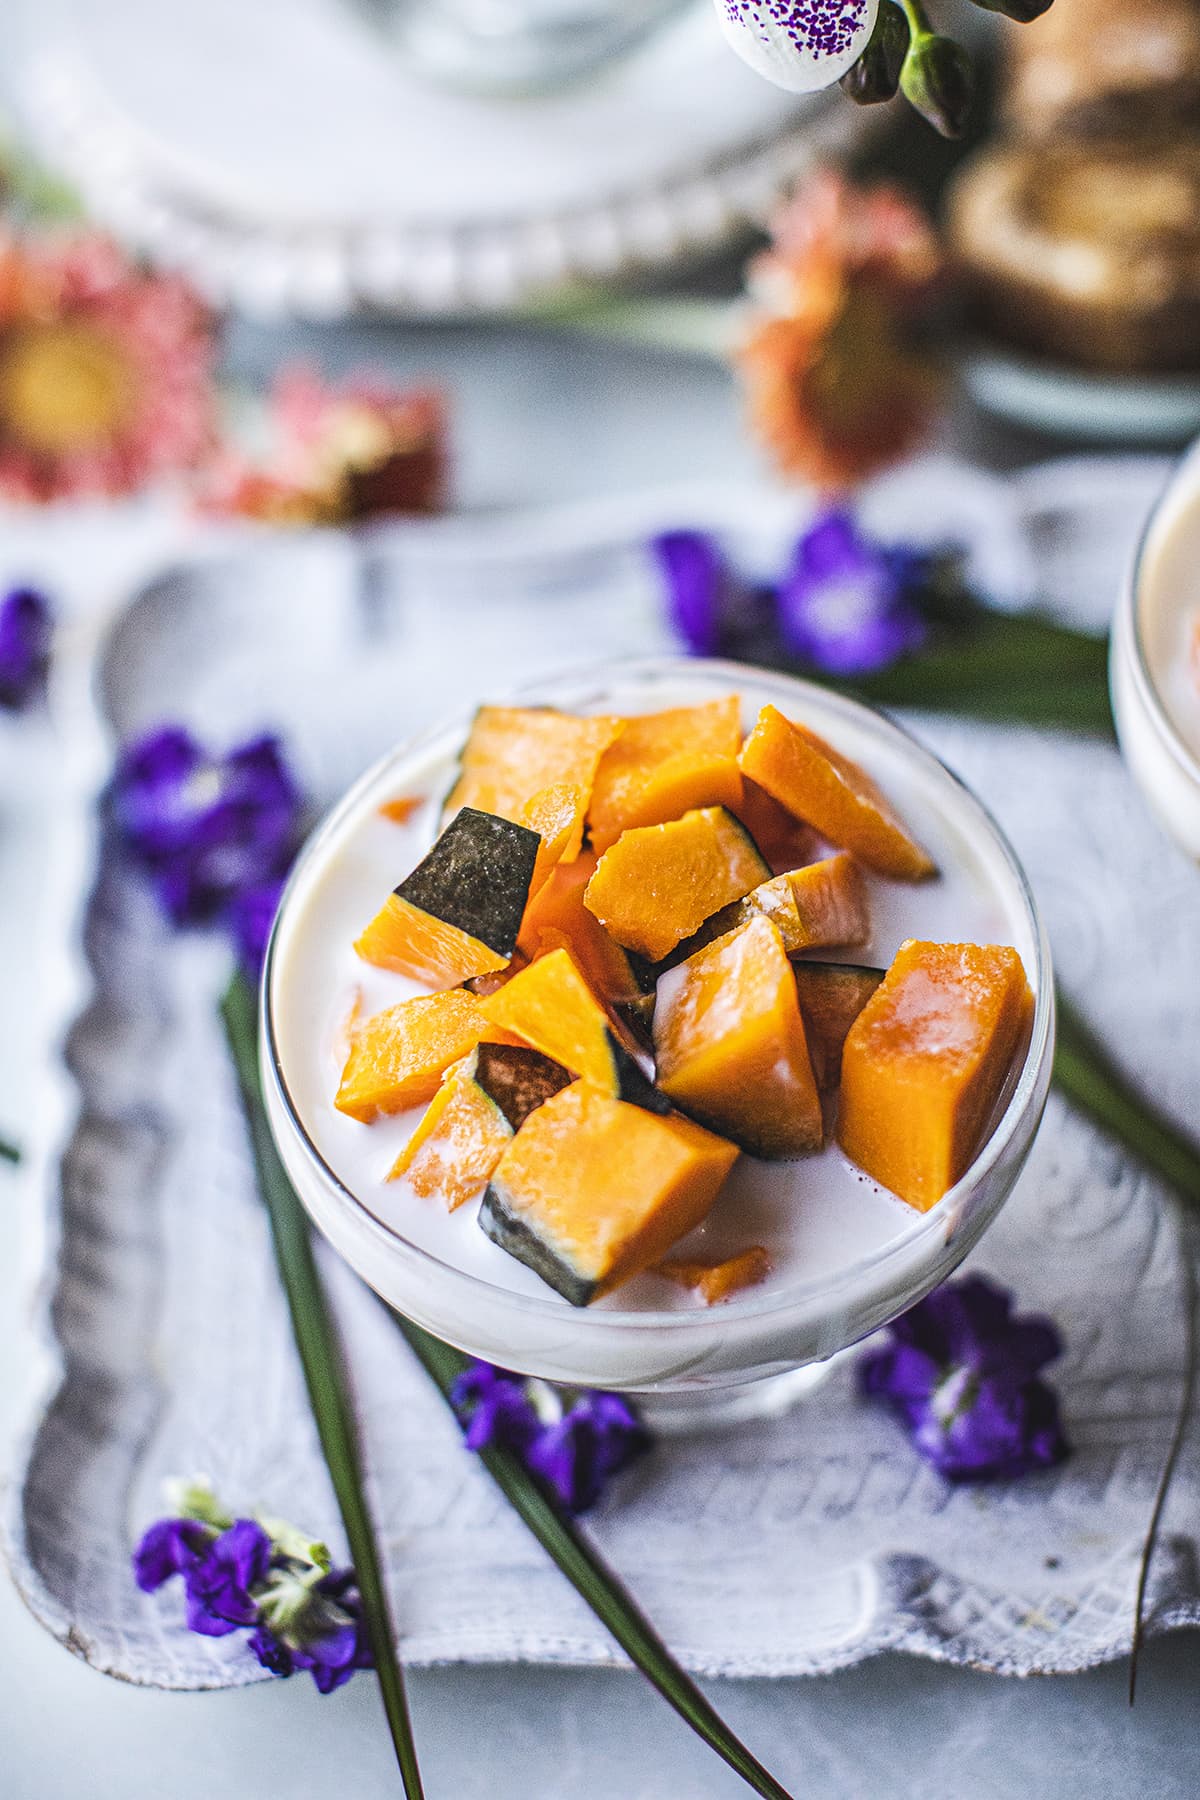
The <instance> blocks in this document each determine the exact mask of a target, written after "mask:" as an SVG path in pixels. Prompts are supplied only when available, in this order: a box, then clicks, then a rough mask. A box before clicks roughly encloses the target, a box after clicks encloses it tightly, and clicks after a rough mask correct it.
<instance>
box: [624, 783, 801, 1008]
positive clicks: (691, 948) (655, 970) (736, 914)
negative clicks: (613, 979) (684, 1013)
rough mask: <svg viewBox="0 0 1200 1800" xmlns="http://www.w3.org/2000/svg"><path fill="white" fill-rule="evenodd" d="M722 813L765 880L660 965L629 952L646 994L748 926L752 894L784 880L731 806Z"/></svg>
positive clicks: (710, 919) (698, 929)
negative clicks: (662, 978)
mask: <svg viewBox="0 0 1200 1800" xmlns="http://www.w3.org/2000/svg"><path fill="white" fill-rule="evenodd" d="M721 811H722V812H723V813H724V814H725V817H726V818H727V819H728V820H729V821H730V822H731V823H732V824H734V825H736V826H737V828H738V830H739V831H740V832H741V834H742V836H743V837H744V838H745V840H746V842H747V844H749V846H750V848H751V850H753V852H754V854H755V856H757V858H758V860H759V862H760V863H761V864H762V880H761V881H758V882H755V884H754V887H752V888H749V889H748V890H747V892H746V893H745V894H744V895H743V896H742V898H741V899H740V900H731V901H730V902H729V904H728V905H727V906H722V907H720V908H719V910H718V911H717V912H715V913H710V914H709V916H708V918H707V919H705V921H704V923H703V924H702V925H698V926H697V927H696V929H695V931H693V932H692V934H691V936H690V937H685V938H682V939H681V940H680V941H679V943H678V944H676V946H675V948H674V949H673V950H668V951H667V954H666V955H665V956H664V957H662V958H661V959H660V960H659V961H658V962H650V961H649V960H648V959H647V958H646V957H644V956H638V954H637V953H636V951H633V950H627V951H626V952H625V954H626V956H627V957H628V958H629V966H630V968H631V970H632V971H633V978H634V980H635V981H636V982H637V984H638V986H639V987H640V988H641V990H642V992H643V994H650V995H652V994H653V993H654V989H655V987H656V985H657V983H658V978H659V976H660V975H665V974H666V972H667V970H668V969H675V968H678V966H679V964H680V963H681V962H686V961H687V959H688V957H689V956H694V955H695V954H696V951H697V950H703V949H704V948H705V947H706V946H707V945H709V944H712V943H715V942H716V940H717V938H719V937H724V936H725V933H726V932H727V931H736V930H737V928H738V926H739V925H742V924H744V923H745V921H746V920H747V919H748V918H749V917H750V913H749V911H747V906H746V903H747V901H748V900H749V898H750V895H751V894H753V893H755V892H757V890H758V888H760V887H764V886H765V885H766V884H767V883H768V882H770V881H778V880H779V879H780V877H779V876H778V875H772V873H771V865H770V864H769V863H768V861H767V859H766V857H765V856H764V855H763V853H762V851H761V850H760V849H759V847H758V845H757V844H756V843H755V841H754V839H753V838H752V837H751V836H750V833H749V832H748V831H747V830H746V827H745V826H744V825H743V824H742V821H741V820H740V819H739V818H736V817H735V816H734V814H733V813H731V812H730V811H729V808H728V807H724V806H723V807H722V808H721Z"/></svg>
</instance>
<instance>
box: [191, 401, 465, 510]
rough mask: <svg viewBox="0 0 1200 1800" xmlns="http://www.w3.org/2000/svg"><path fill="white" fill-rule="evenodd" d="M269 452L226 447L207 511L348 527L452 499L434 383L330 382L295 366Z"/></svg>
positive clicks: (275, 416)
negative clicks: (425, 385) (251, 452)
mask: <svg viewBox="0 0 1200 1800" xmlns="http://www.w3.org/2000/svg"><path fill="white" fill-rule="evenodd" d="M267 436H268V439H269V442H268V443H267V445H266V447H265V450H264V452H263V455H262V456H261V457H260V458H257V459H256V458H254V457H252V456H249V455H247V454H245V453H244V452H242V451H241V450H238V449H235V448H230V447H226V448H224V449H223V450H222V451H221V453H220V454H219V456H218V457H217V458H216V459H215V460H214V462H213V465H212V468H211V470H210V476H209V481H208V484H207V487H206V489H205V493H204V498H203V504H204V507H205V509H206V510H207V511H210V512H217V513H223V514H236V515H238V516H240V517H243V518H250V519H261V520H263V521H264V522H266V523H268V524H273V525H344V524H349V523H352V522H354V521H358V520H362V519H371V518H379V517H382V516H386V515H388V514H395V513H433V512H437V511H439V510H440V508H441V507H442V506H443V505H444V504H445V488H446V471H447V455H446V405H445V401H444V399H443V397H442V395H441V394H440V393H438V392H436V391H435V390H432V389H427V388H397V387H393V386H391V385H389V384H388V383H386V382H384V381H381V380H379V379H377V378H374V377H367V376H356V377H353V378H351V379H350V380H349V381H346V382H344V383H341V384H327V383H325V382H324V381H322V380H321V378H320V376H318V375H317V374H315V373H314V372H313V371H312V370H311V369H307V368H302V367H294V368H291V369H287V370H285V371H284V372H283V373H282V374H281V375H280V376H279V377H278V378H277V379H276V382H275V385H274V388H273V391H272V394H271V399H270V403H269V412H268V419H267Z"/></svg>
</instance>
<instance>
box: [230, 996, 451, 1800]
mask: <svg viewBox="0 0 1200 1800" xmlns="http://www.w3.org/2000/svg"><path fill="white" fill-rule="evenodd" d="M221 1018H222V1020H223V1023H224V1026H225V1034H226V1037H227V1039H228V1043H229V1049H230V1053H231V1055H232V1058H233V1063H234V1067H235V1069H236V1071H237V1079H238V1087H239V1091H240V1093H241V1099H242V1105H243V1108H244V1110H245V1114H246V1124H247V1127H248V1130H249V1133H250V1141H251V1147H252V1149H253V1153H254V1164H255V1169H256V1171H257V1174H258V1185H259V1191H260V1193H261V1195H262V1198H263V1200H264V1202H265V1204H266V1208H267V1214H268V1217H269V1219H270V1222H271V1236H272V1241H273V1243H274V1248H275V1257H276V1261H277V1263H278V1265H279V1274H280V1278H281V1280H282V1282H283V1289H284V1293H285V1295H286V1296H287V1303H288V1310H289V1312H290V1313H291V1319H292V1330H293V1333H294V1335H295V1340H296V1348H297V1350H298V1351H299V1354H300V1362H301V1366H302V1368H303V1370H304V1379H305V1383H306V1385H307V1388H308V1397H309V1402H310V1404H311V1406H312V1412H313V1419H314V1420H315V1422H316V1427H317V1435H318V1437H319V1438H320V1441H321V1449H322V1451H323V1452H324V1456H325V1461H326V1464H327V1466H328V1469H329V1475H330V1479H331V1481H332V1483H333V1490H334V1493H335V1494H336V1496H337V1502H338V1507H339V1509H340V1511H341V1515H342V1524H343V1526H344V1528H345V1532H346V1541H347V1543H348V1545H349V1549H350V1557H351V1560H352V1562H353V1564H354V1570H355V1574H356V1576H357V1578H358V1591H359V1593H360V1595H361V1597H362V1604H363V1616H364V1619H365V1622H366V1626H367V1635H368V1638H369V1641H370V1645H371V1654H372V1656H373V1658H374V1662H375V1672H376V1676H377V1678H378V1681H379V1688H380V1692H381V1694H382V1696H383V1704H384V1710H385V1712H386V1714H387V1720H388V1726H389V1729H390V1730H391V1734H392V1742H393V1744H394V1746H395V1751H396V1760H397V1762H398V1763H399V1766H400V1774H401V1778H402V1780H403V1784H404V1792H405V1795H406V1796H407V1800H422V1796H423V1793H424V1789H423V1788H422V1786H421V1776H420V1771H419V1769H418V1767H417V1754H416V1748H415V1745H414V1742H413V1735H412V1725H411V1722H410V1719H409V1714H408V1702H407V1699H406V1697H405V1692H404V1678H403V1676H402V1674H401V1672H400V1664H399V1662H398V1660H397V1657H396V1646H395V1634H394V1631H393V1628H392V1623H391V1617H390V1613H389V1608H388V1601H387V1590H386V1588H385V1586H384V1581H383V1571H382V1567H381V1564H380V1560H379V1554H378V1551H377V1549H376V1544H375V1535H374V1531H373V1529H372V1525H371V1517H370V1513H369V1511H368V1508H367V1503H366V1498H365V1496H364V1493H363V1478H362V1459H361V1456H360V1453H359V1447H358V1434H357V1427H356V1424H355V1418H354V1406H353V1401H352V1399H351V1394H350V1387H349V1382H348V1379H347V1375H346V1370H345V1366H344V1362H343V1358H342V1350H341V1345H340V1342H339V1340H338V1334H337V1328H336V1326H335V1324H334V1321H333V1318H332V1315H331V1313H330V1311H329V1304H328V1301H327V1300H326V1297H325V1290H324V1288H323V1287H322V1285H321V1278H320V1276H319V1274H318V1272H317V1265H316V1261H315V1258H314V1256H313V1247H312V1236H311V1227H310V1226H309V1222H308V1215H307V1213H306V1212H305V1211H304V1208H303V1207H302V1206H301V1204H300V1202H299V1200H298V1199H297V1197H296V1194H295V1191H294V1190H293V1188H292V1185H291V1183H290V1181H289V1180H288V1178H287V1175H286V1174H285V1172H284V1168H283V1165H282V1163H281V1162H280V1161H279V1158H278V1155H277V1154H276V1151H275V1145H274V1143H273V1141H272V1138H271V1133H270V1130H269V1128H268V1125H267V1120H266V1114H265V1112H264V1110H263V1104H262V1094H261V1089H260V1085H259V1062H258V996H257V994H256V992H255V990H254V988H253V987H252V986H251V985H250V983H249V981H248V980H247V979H246V977H245V976H244V975H243V974H241V973H240V972H239V973H238V974H236V975H235V976H234V977H233V979H232V981H231V982H230V984H229V986H228V988H227V989H226V991H225V994H224V995H223V997H222V1000H221Z"/></svg>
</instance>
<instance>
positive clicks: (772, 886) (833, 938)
mask: <svg viewBox="0 0 1200 1800" xmlns="http://www.w3.org/2000/svg"><path fill="white" fill-rule="evenodd" d="M759 913H761V914H762V915H763V916H764V917H765V918H768V919H772V920H773V921H774V923H775V924H776V925H778V927H779V935H780V937H781V938H782V939H783V947H784V949H785V950H786V951H787V953H788V955H789V956H794V955H798V954H800V953H801V952H802V951H805V950H817V949H831V948H841V947H843V946H845V947H847V948H849V947H850V946H851V945H854V944H861V943H865V941H866V939H867V937H868V935H869V933H870V918H869V916H868V913H867V891H866V888H865V886H864V884H863V878H862V873H861V871H860V869H859V867H858V864H857V863H856V862H855V861H854V858H853V857H852V856H847V855H846V853H845V851H842V850H839V851H838V853H837V855H836V856H825V857H822V858H821V860H820V861H819V862H814V863H807V864H806V865H805V867H804V868H802V869H792V870H790V871H789V872H788V873H787V874H785V875H773V876H772V877H771V879H770V881H764V882H761V883H760V884H759V886H758V887H756V888H751V890H750V892H749V893H748V894H746V895H745V896H744V897H743V898H742V899H741V900H734V901H732V902H731V903H730V905H728V906H723V907H722V908H721V910H720V912H715V913H713V915H712V917H711V918H708V919H706V920H705V921H704V923H703V925H702V926H701V927H700V929H699V931H694V932H693V933H692V935H691V937H690V938H685V939H684V941H683V943H682V944H677V945H676V947H675V949H674V950H672V951H671V953H670V955H669V956H667V957H664V959H663V961H662V962H661V963H660V964H658V965H657V969H656V973H657V974H663V973H664V972H665V971H666V970H667V969H669V968H674V967H675V966H676V964H678V963H681V962H685V961H686V960H687V958H688V957H689V956H694V955H695V954H696V951H697V950H702V949H703V948H704V946H705V944H711V943H715V941H716V939H717V938H719V937H727V936H728V935H729V933H730V932H731V931H737V930H738V929H739V927H740V926H742V925H745V924H747V923H748V921H749V920H751V919H753V918H754V917H755V916H756V914H759Z"/></svg>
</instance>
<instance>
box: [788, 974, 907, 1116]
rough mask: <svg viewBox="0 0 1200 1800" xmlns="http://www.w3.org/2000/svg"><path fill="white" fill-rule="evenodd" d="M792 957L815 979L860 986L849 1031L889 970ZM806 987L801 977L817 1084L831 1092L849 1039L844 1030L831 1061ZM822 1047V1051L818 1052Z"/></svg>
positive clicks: (802, 1006)
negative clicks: (814, 1020) (813, 1018)
mask: <svg viewBox="0 0 1200 1800" xmlns="http://www.w3.org/2000/svg"><path fill="white" fill-rule="evenodd" d="M790 960H791V964H792V968H793V970H794V971H796V972H797V973H798V972H799V971H800V970H803V972H804V975H805V976H806V977H810V978H812V979H815V980H816V981H817V982H819V983H821V984H825V983H829V984H830V985H831V986H832V985H834V984H838V985H842V984H846V985H849V986H852V987H853V988H854V989H855V990H856V994H857V996H858V999H859V1005H858V1008H857V1011H856V1012H855V1013H854V1014H853V1015H852V1016H850V1017H849V1018H848V1021H847V1024H846V1033H848V1032H849V1030H850V1026H851V1025H852V1024H853V1022H854V1019H855V1018H856V1017H857V1016H858V1012H861V1010H862V1008H863V1007H864V1006H865V1005H866V1003H867V1001H868V1000H869V999H870V997H871V995H872V994H873V993H874V992H875V989H876V988H877V987H878V986H879V984H880V982H881V981H882V980H883V978H884V975H885V973H886V970H884V969H876V968H872V967H871V966H869V965H868V964H866V963H842V962H821V961H820V960H819V959H817V958H809V957H807V956H802V955H801V956H793V957H792V958H791V959H790ZM802 988H803V984H802V982H800V981H797V998H798V999H799V1001H800V1016H801V1017H802V1018H803V1020H804V1026H805V1031H806V1032H807V1034H808V1036H809V1056H810V1058H811V1061H812V1066H813V1074H814V1075H815V1076H816V1079H817V1086H818V1087H819V1088H820V1089H821V1090H822V1092H824V1093H827V1092H828V1091H829V1090H830V1089H834V1088H836V1087H837V1085H838V1082H839V1081H840V1079H841V1052H842V1045H843V1044H844V1043H845V1039H846V1034H845V1033H844V1034H843V1036H842V1041H841V1043H840V1044H838V1046H837V1052H836V1059H835V1062H836V1066H833V1065H831V1064H829V1063H827V1061H826V1052H827V1050H828V1046H827V1044H826V1043H825V1041H824V1038H823V1036H822V1035H821V1034H820V1033H819V1032H814V1030H813V1025H812V1021H811V1018H810V1009H809V1006H806V1004H805V997H804V994H803V991H802ZM814 1039H815V1040H816V1042H815V1043H814V1041H813V1040H814ZM818 1051H819V1054H817V1052H818Z"/></svg>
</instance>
